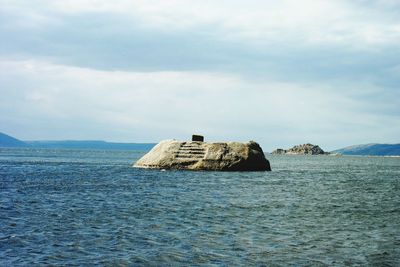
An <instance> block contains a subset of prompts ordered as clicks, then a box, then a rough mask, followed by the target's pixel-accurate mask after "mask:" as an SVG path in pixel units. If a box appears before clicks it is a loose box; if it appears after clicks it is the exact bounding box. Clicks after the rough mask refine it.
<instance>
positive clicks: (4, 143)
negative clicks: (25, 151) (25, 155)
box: [0, 133, 28, 147]
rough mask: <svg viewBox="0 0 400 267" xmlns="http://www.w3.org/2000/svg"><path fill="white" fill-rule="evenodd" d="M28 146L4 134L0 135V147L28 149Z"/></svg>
mask: <svg viewBox="0 0 400 267" xmlns="http://www.w3.org/2000/svg"><path fill="white" fill-rule="evenodd" d="M27 146H28V145H27V144H26V143H25V142H22V141H21V140H18V139H16V138H14V137H12V136H9V135H7V134H4V133H0V147H27Z"/></svg>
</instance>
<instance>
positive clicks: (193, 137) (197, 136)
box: [192, 134, 204, 142]
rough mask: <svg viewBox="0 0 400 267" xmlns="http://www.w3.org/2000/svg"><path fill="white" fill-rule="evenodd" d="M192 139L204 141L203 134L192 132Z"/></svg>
mask: <svg viewBox="0 0 400 267" xmlns="http://www.w3.org/2000/svg"><path fill="white" fill-rule="evenodd" d="M192 141H193V142H204V136H202V135H197V134H194V135H192Z"/></svg>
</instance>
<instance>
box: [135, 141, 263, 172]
mask: <svg viewBox="0 0 400 267" xmlns="http://www.w3.org/2000/svg"><path fill="white" fill-rule="evenodd" d="M133 166H134V167H138V168H154V169H182V170H210V171H270V170H271V167H270V164H269V161H268V160H267V159H266V158H265V156H264V153H263V151H262V149H261V147H260V145H259V144H257V143H256V142H253V141H250V142H248V143H238V142H227V143H204V142H196V141H191V142H181V141H176V140H165V141H162V142H160V143H158V144H157V145H156V146H155V147H154V148H153V149H152V150H151V151H150V152H149V153H147V154H146V155H144V156H143V157H142V158H141V159H139V160H138V161H137V162H136V163H135V164H134V165H133Z"/></svg>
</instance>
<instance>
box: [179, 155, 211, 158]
mask: <svg viewBox="0 0 400 267" xmlns="http://www.w3.org/2000/svg"><path fill="white" fill-rule="evenodd" d="M176 158H177V159H202V158H204V155H176Z"/></svg>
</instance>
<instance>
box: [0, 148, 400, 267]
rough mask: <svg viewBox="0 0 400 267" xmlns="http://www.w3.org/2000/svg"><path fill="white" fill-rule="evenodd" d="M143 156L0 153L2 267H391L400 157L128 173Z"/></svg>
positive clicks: (398, 231) (399, 234)
mask: <svg viewBox="0 0 400 267" xmlns="http://www.w3.org/2000/svg"><path fill="white" fill-rule="evenodd" d="M142 155H143V152H135V151H101V150H93V151H91V150H52V149H1V150H0V265H1V266H32V265H39V266H41V265H62V266H66V265H68V266H93V265H103V266H210V265H214V266H240V265H242V266H400V158H383V157H344V156H343V157H334V156H272V155H267V158H268V159H269V160H270V162H271V166H272V169H273V171H272V172H231V173H229V172H190V171H159V170H144V169H135V168H131V167H130V165H131V163H132V162H134V161H135V160H137V159H138V158H139V157H140V156H142Z"/></svg>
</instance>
